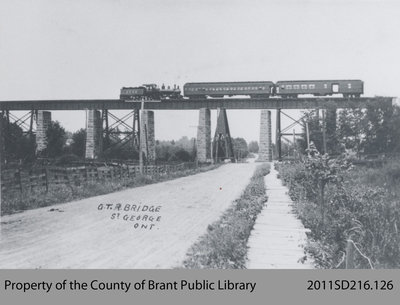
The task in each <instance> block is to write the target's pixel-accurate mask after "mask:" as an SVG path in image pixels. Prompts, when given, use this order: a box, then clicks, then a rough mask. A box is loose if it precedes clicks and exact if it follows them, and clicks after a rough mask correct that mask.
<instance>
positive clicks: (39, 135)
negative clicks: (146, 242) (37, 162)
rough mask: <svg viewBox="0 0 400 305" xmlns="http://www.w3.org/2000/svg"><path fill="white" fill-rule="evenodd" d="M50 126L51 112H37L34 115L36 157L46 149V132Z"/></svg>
mask: <svg viewBox="0 0 400 305" xmlns="http://www.w3.org/2000/svg"><path fill="white" fill-rule="evenodd" d="M50 124H51V112H50V111H43V110H38V111H37V115H36V155H40V154H41V153H42V152H43V151H44V150H45V149H46V148H47V137H46V132H47V129H48V128H49V126H50Z"/></svg>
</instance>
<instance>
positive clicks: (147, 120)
mask: <svg viewBox="0 0 400 305" xmlns="http://www.w3.org/2000/svg"><path fill="white" fill-rule="evenodd" d="M140 151H141V153H142V155H144V160H145V163H146V164H154V162H155V161H156V140H155V134H154V111H150V110H143V111H142V113H141V119H140Z"/></svg>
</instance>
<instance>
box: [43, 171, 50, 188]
mask: <svg viewBox="0 0 400 305" xmlns="http://www.w3.org/2000/svg"><path fill="white" fill-rule="evenodd" d="M48 172H49V170H48V168H47V167H45V169H44V179H45V183H46V193H48V192H49V173H48Z"/></svg>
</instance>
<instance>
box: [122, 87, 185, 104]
mask: <svg viewBox="0 0 400 305" xmlns="http://www.w3.org/2000/svg"><path fill="white" fill-rule="evenodd" d="M119 98H120V99H121V100H125V101H140V100H160V99H169V98H171V99H177V98H182V95H181V90H180V89H179V86H176V85H174V87H173V88H170V87H169V86H168V87H167V88H165V86H164V85H162V86H161V88H159V87H158V86H157V85H156V84H144V85H142V86H139V87H122V88H121V93H120V96H119Z"/></svg>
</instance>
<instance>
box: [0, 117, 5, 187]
mask: <svg viewBox="0 0 400 305" xmlns="http://www.w3.org/2000/svg"><path fill="white" fill-rule="evenodd" d="M4 126H5V118H4V111H1V112H0V165H1V164H4V162H5V158H4V153H5V149H4ZM0 193H1V189H0Z"/></svg>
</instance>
